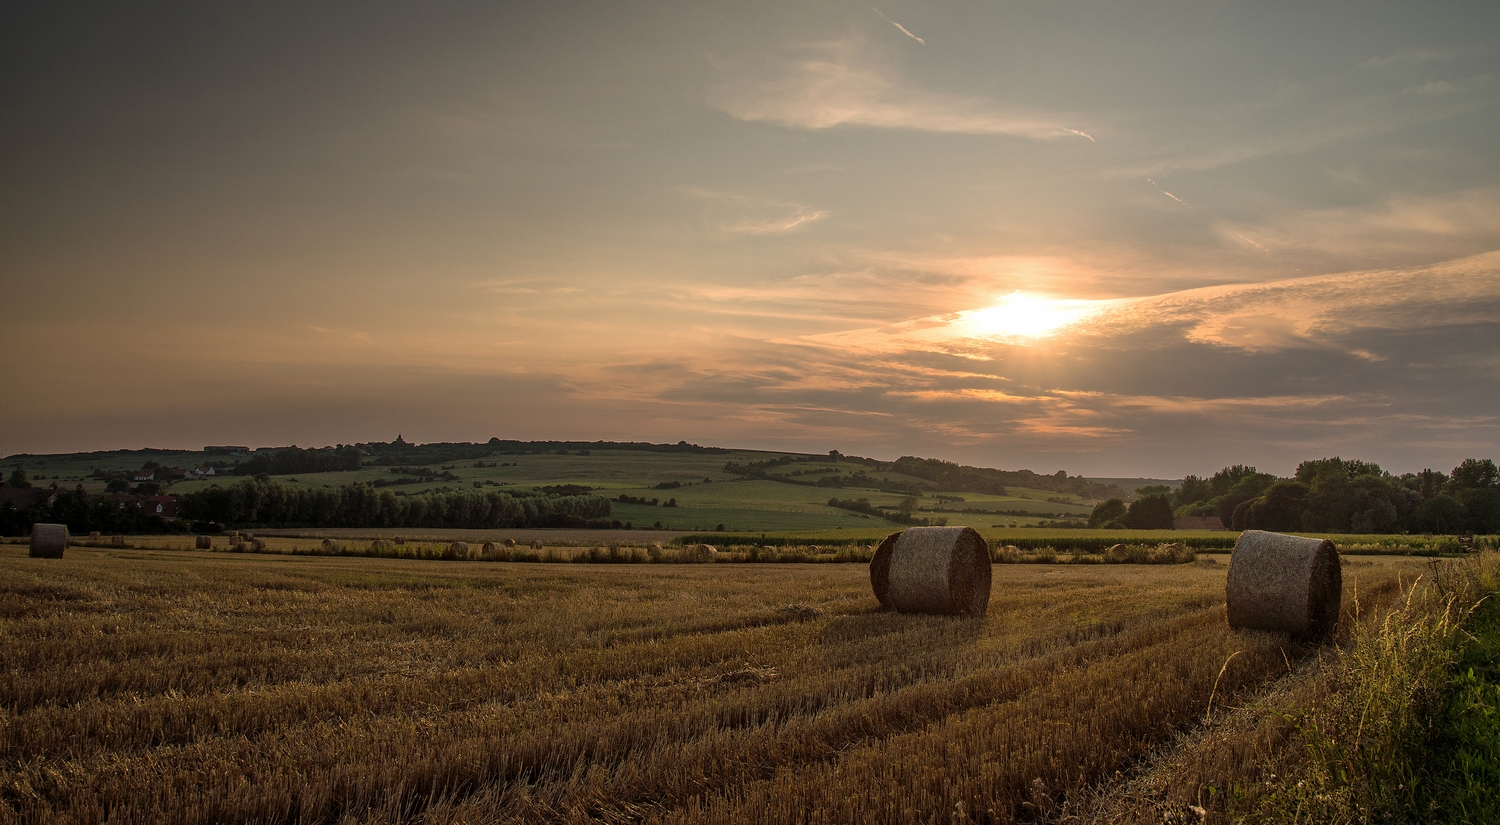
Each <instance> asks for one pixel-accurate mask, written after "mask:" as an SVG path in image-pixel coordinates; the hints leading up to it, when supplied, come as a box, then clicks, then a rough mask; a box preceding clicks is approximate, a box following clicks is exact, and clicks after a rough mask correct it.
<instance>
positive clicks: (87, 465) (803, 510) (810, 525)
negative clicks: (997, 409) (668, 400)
mask: <svg viewBox="0 0 1500 825" xmlns="http://www.w3.org/2000/svg"><path fill="white" fill-rule="evenodd" d="M471 452H472V451H471ZM478 454H479V455H480V456H481V457H479V458H473V457H468V458H464V459H462V460H457V459H455V460H451V461H442V460H437V461H429V462H423V461H419V460H418V459H420V458H422V457H423V456H421V455H418V456H414V457H413V461H412V463H414V464H418V465H420V466H416V467H412V466H385V465H374V464H370V465H366V466H364V467H361V468H360V469H358V470H350V471H339V472H319V473H298V474H294V475H277V476H274V477H273V478H274V480H275V481H276V482H277V483H278V484H280V485H283V486H285V487H287V488H289V489H294V490H295V489H316V488H339V487H342V486H345V485H350V484H370V485H377V486H380V489H381V490H388V491H391V492H394V493H395V494H397V495H406V496H409V495H418V494H421V493H431V492H438V491H450V490H486V491H489V490H494V491H501V492H506V491H532V490H539V489H542V488H547V487H556V486H558V485H576V486H577V487H580V488H588V489H589V491H591V492H593V493H596V494H598V495H601V496H606V497H608V498H610V499H611V501H612V508H613V514H612V518H613V519H615V520H618V521H620V522H622V523H628V524H630V525H631V526H632V527H633V528H636V529H641V528H645V529H653V528H654V529H662V530H669V531H671V530H676V531H690V532H691V531H703V530H714V529H715V528H716V527H718V526H719V525H724V527H725V529H726V530H729V531H744V532H766V531H798V530H800V531H838V530H856V529H861V528H865V529H869V528H873V532H878V531H879V530H881V529H884V528H886V527H889V526H890V522H888V521H886V520H884V519H882V518H880V517H878V516H871V515H868V514H863V513H857V512H851V511H849V510H845V509H839V508H837V507H831V506H829V505H828V501H829V499H830V498H832V497H835V496H836V497H839V498H853V497H858V498H865V499H868V500H869V502H870V504H871V506H872V507H876V508H878V507H886V508H889V509H890V510H891V511H894V510H895V509H896V508H897V507H898V506H899V505H900V503H901V502H902V500H903V499H905V498H907V496H908V495H909V494H908V493H903V492H891V490H896V489H901V488H903V487H927V488H931V487H932V486H933V485H931V484H929V483H927V482H924V481H923V480H922V479H919V478H915V477H912V476H906V475H903V474H901V473H896V472H874V473H868V474H867V475H866V478H868V479H869V480H870V481H871V482H873V483H874V484H875V485H876V486H877V487H878V486H880V485H885V486H886V489H885V490H882V489H876V488H869V487H864V486H858V485H855V486H851V487H848V488H844V487H828V486H815V485H816V484H817V483H818V481H819V480H827V479H830V478H831V477H837V476H843V477H845V478H848V477H852V476H854V475H855V474H856V473H859V472H862V471H865V470H866V469H867V467H866V466H865V465H864V464H860V463H858V462H852V461H850V460H846V459H842V458H839V457H832V456H828V457H819V456H808V455H799V454H791V453H762V452H755V451H749V450H716V451H712V452H709V451H699V452H650V451H641V450H619V449H598V448H594V449H575V450H561V449H560V450H547V451H540V450H538V451H531V452H524V453H519V454H514V455H511V454H506V453H504V452H502V451H493V453H492V452H490V451H483V450H479V451H478ZM226 458H227V457H226V456H216V455H206V454H203V453H169V452H156V451H134V452H122V453H96V454H75V455H58V456H25V457H17V456H11V457H9V458H7V459H5V467H6V468H14V467H24V468H25V469H26V470H27V471H28V472H29V473H30V474H31V475H32V476H33V477H38V476H39V477H40V483H41V484H43V485H47V484H51V483H56V484H58V486H59V487H60V488H62V489H72V488H74V487H75V486H77V485H82V486H83V488H84V489H85V490H86V491H88V492H92V493H97V492H102V491H103V490H104V489H105V481H104V480H103V478H102V476H103V475H106V474H110V473H123V472H127V471H134V470H135V469H137V468H139V467H140V466H141V465H142V463H143V462H145V461H152V462H156V463H160V464H162V465H163V466H168V467H170V466H178V467H191V466H195V465H197V464H199V463H203V462H207V461H217V462H218V463H221V464H227V463H230V462H229V461H227V460H226ZM787 458H791V459H795V463H794V464H790V465H787V466H778V467H772V468H771V469H770V470H769V471H767V472H766V473H764V477H746V476H743V475H739V474H735V473H731V472H727V471H726V470H725V467H726V465H727V464H730V463H737V464H741V465H744V464H747V463H755V462H764V461H766V460H770V459H787ZM236 460H238V459H236ZM0 469H3V468H0ZM413 470H423V471H430V473H431V475H423V474H421V473H413V472H411V471H413ZM241 480H242V477H236V476H232V475H230V476H226V475H216V476H213V477H207V478H190V479H186V480H181V481H177V482H176V483H173V484H171V485H170V487H169V488H168V489H167V492H170V493H172V494H174V495H180V494H184V493H192V492H197V491H201V490H205V489H208V488H209V487H210V486H212V485H219V486H221V487H223V486H229V485H232V484H235V483H238V482H239V481H241ZM941 493H942V491H933V490H930V489H929V490H927V491H925V492H916V493H914V494H912V495H913V497H914V498H915V501H914V502H913V504H914V507H915V510H916V512H917V513H918V514H919V515H922V516H925V517H932V518H945V519H947V520H948V523H949V524H954V525H960V524H961V525H966V526H972V527H976V528H981V527H982V528H989V527H991V526H992V525H1000V524H1003V525H1011V524H1014V525H1017V526H1019V525H1027V524H1037V523H1039V522H1040V521H1043V520H1045V519H1048V518H1057V517H1072V518H1078V517H1086V516H1087V515H1088V513H1089V509H1090V507H1091V506H1092V504H1093V502H1092V501H1089V500H1086V499H1084V498H1083V497H1081V496H1079V495H1077V494H1073V493H1066V492H1057V491H1052V490H1042V489H1032V488H1026V487H1008V488H1006V490H1005V494H1004V495H994V494H984V493H954V494H949V495H948V496H947V497H945V498H943V499H939V498H937V496H938V495H940V494H941ZM622 497H624V499H623V500H622ZM653 501H654V502H655V503H654V504H653V503H651V502H653ZM636 502H640V503H636ZM668 502H671V504H670V505H668Z"/></svg>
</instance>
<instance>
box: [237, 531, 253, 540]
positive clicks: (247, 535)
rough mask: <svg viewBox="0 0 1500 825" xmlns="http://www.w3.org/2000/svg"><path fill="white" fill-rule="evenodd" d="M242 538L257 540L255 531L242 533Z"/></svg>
mask: <svg viewBox="0 0 1500 825" xmlns="http://www.w3.org/2000/svg"><path fill="white" fill-rule="evenodd" d="M240 538H242V539H244V540H245V541H254V540H255V534H254V533H240Z"/></svg>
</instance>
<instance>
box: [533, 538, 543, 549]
mask: <svg viewBox="0 0 1500 825" xmlns="http://www.w3.org/2000/svg"><path fill="white" fill-rule="evenodd" d="M531 549H533V550H540V549H542V540H541V539H534V540H533V541H532V542H531Z"/></svg>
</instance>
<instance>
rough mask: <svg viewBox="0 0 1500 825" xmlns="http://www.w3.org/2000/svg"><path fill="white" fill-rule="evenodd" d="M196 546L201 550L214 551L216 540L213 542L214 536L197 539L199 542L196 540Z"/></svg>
mask: <svg viewBox="0 0 1500 825" xmlns="http://www.w3.org/2000/svg"><path fill="white" fill-rule="evenodd" d="M195 546H196V548H197V549H199V550H212V549H214V540H213V537H212V536H199V537H198V538H197V540H196V545H195Z"/></svg>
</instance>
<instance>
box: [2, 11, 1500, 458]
mask: <svg viewBox="0 0 1500 825" xmlns="http://www.w3.org/2000/svg"><path fill="white" fill-rule="evenodd" d="M19 5H21V4H18V6H19ZM25 5H27V6H29V8H8V9H7V10H6V11H4V12H0V43H3V45H0V66H3V69H0V70H3V88H4V90H5V91H4V92H3V94H0V107H3V109H0V112H3V114H0V181H3V188H0V192H3V195H0V319H3V329H4V337H5V348H4V353H5V354H4V356H3V357H0V382H3V384H0V386H3V394H0V454H13V453H19V452H33V453H37V452H62V451H73V450H86V449H113V448H120V447H131V448H135V447H145V446H156V447H187V448H199V447H202V446H203V445H205V444H247V445H251V446H256V445H273V444H275V445H283V444H291V443H296V444H299V445H303V446H314V445H323V444H332V443H338V442H355V441H366V440H382V441H385V440H390V439H393V438H395V437H396V435H397V433H400V434H402V435H403V436H404V437H405V438H406V439H407V440H409V441H424V442H425V441H440V440H484V439H488V438H490V437H491V436H499V437H501V438H520V439H571V440H593V439H617V440H650V441H672V442H675V441H677V440H679V439H686V440H688V441H693V442H697V443H702V444H714V445H721V446H736V447H753V448H767V449H795V450H806V451H817V452H824V451H827V450H830V449H839V450H842V451H844V452H846V453H856V454H860V455H868V456H874V457H878V458H886V459H892V458H895V457H897V456H900V455H903V454H916V455H923V456H933V457H939V458H944V459H949V460H954V461H960V462H963V463H968V464H979V465H985V466H994V467H1002V468H1006V469H1017V468H1022V467H1029V468H1031V469H1035V470H1038V471H1041V472H1053V471H1056V470H1058V469H1066V470H1067V471H1068V472H1070V473H1084V474H1089V475H1103V476H1157V477H1179V476H1181V475H1182V474H1184V473H1199V474H1203V473H1211V472H1213V471H1214V470H1216V469H1218V468H1219V467H1222V466H1224V465H1225V464H1230V463H1248V464H1254V465H1257V466H1259V467H1260V469H1262V470H1267V471H1272V472H1276V473H1281V474H1286V473H1289V472H1291V470H1292V469H1293V467H1294V466H1295V464H1296V462H1297V461H1298V460H1300V459H1304V458H1316V457H1321V456H1332V455H1342V456H1344V457H1346V458H1349V457H1358V458H1363V459H1367V460H1373V461H1378V462H1380V463H1381V464H1382V465H1384V466H1386V467H1387V468H1388V469H1391V470H1394V471H1397V472H1400V471H1410V470H1419V469H1422V468H1423V467H1429V466H1430V467H1434V468H1436V469H1443V470H1446V469H1449V468H1451V467H1452V466H1453V465H1455V464H1457V463H1458V462H1459V461H1460V460H1462V459H1463V458H1465V457H1468V456H1476V457H1495V458H1500V106H1497V104H1500V4H1497V3H1494V2H1469V3H1443V2H1434V3H1407V2H1402V3H1397V2H1358V3H1354V2H1350V3H1333V2H1327V3H1316V4H1307V3H1271V2H1259V1H1257V2H1243V3H1228V2H1192V1H1191V0H1172V1H1170V2H1169V1H1168V0H1152V1H1150V2H1065V1H1063V0H1046V2H1041V1H1036V2H947V3H920V4H919V3H905V2H886V0H880V2H879V3H878V4H877V5H876V6H872V5H870V4H869V3H834V2H823V3H816V4H804V3H700V2H692V3H688V2H683V3H524V4H523V3H475V4H472V5H464V4H459V3H446V4H442V3H440V4H410V5H402V6H395V5H388V4H376V3H361V4H346V5H343V6H333V5H311V6H310V5H308V4H301V3H295V4H282V5H271V4H182V5H178V6H173V7H168V6H152V7H149V8H147V7H142V6H138V5H137V4H99V5H98V6H97V7H84V6H81V5H74V4H25Z"/></svg>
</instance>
